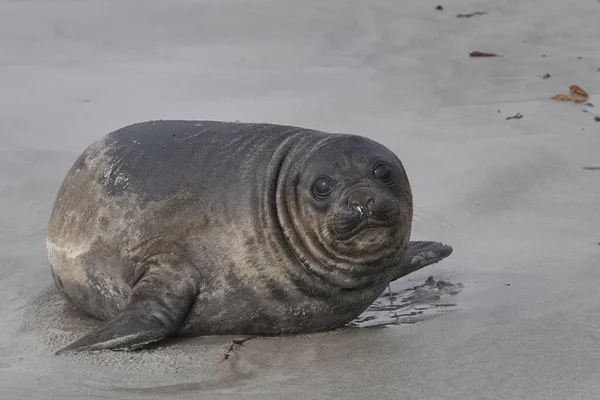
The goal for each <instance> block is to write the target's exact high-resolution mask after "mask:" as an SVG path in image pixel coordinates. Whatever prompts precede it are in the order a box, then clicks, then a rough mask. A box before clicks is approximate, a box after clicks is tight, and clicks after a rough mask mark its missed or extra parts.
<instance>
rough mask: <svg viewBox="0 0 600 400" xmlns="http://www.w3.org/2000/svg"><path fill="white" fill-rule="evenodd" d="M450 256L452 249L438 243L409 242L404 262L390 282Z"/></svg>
mask: <svg viewBox="0 0 600 400" xmlns="http://www.w3.org/2000/svg"><path fill="white" fill-rule="evenodd" d="M450 254H452V247H451V246H448V245H446V244H442V243H439V242H427V241H420V242H410V243H409V244H408V250H407V251H406V254H405V255H404V260H403V261H402V263H401V264H400V265H399V266H398V270H397V271H396V274H395V275H394V278H393V279H392V281H395V280H396V279H400V278H402V277H403V276H406V275H408V274H410V273H413V272H415V271H418V270H420V269H421V268H423V267H426V266H428V265H431V264H435V263H437V262H440V261H442V260H443V259H444V258H446V257H448V256H449V255H450Z"/></svg>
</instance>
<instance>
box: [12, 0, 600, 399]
mask: <svg viewBox="0 0 600 400" xmlns="http://www.w3.org/2000/svg"><path fill="white" fill-rule="evenodd" d="M437 1H438V0H436V2H431V1H428V0H427V1H339V0H331V1H328V2H318V1H303V2H299V1H291V0H289V1H288V0H279V1H268V0H253V1H239V0H232V1H229V0H227V1H223V0H221V1H218V0H206V1H191V0H187V1H184V0H172V1H169V2H165V1H162V2H161V1H156V0H147V1H144V2H133V1H102V2H99V1H95V2H94V1H90V0H79V1H75V0H43V1H42V0H28V1H17V0H0V49H1V50H2V51H0V399H106V398H119V399H164V398H170V399H213V398H214V399H223V398H227V399H230V398H231V399H288V398H289V399H344V400H348V399H406V400H431V399H435V400H438V399H439V400H446V399H461V400H464V399H474V400H484V399H510V400H512V399H519V400H524V399H527V400H530V399H531V400H534V399H535V400H537V399H539V400H553V399H556V400H565V399H577V400H584V399H597V398H598V393H599V392H600V357H599V354H600V290H598V284H599V282H600V121H596V120H595V119H594V117H596V116H600V41H599V39H598V38H599V37H600V24H599V23H598V21H600V2H598V1H597V0H582V1H578V2H576V4H575V3H566V2H559V1H554V0H552V1H548V0H546V1H544V0H529V1H521V2H517V1H510V2H486V1H482V0H477V1H468V0H457V1H453V2H448V4H445V3H443V2H437ZM438 5H441V6H442V9H441V10H438V9H436V6H438ZM476 11H479V12H485V13H486V14H483V15H475V16H473V17H470V18H457V14H461V13H471V12H476ZM473 51H482V52H491V53H495V54H497V55H499V56H498V57H481V58H479V57H470V56H469V53H470V52H473ZM573 84H576V85H578V86H580V87H581V88H583V89H585V90H586V91H587V92H588V94H589V98H588V99H586V100H585V102H582V103H574V102H572V101H571V102H563V101H558V100H552V99H551V98H552V96H554V95H556V94H567V95H568V94H569V86H570V85H573ZM517 114H520V115H522V117H516V118H509V119H507V118H508V117H511V116H516V115H517ZM153 119H195V120H198V119H211V120H228V121H234V120H240V121H245V122H271V123H281V124H289V125H297V126H303V127H306V128H312V129H321V130H324V131H328V132H344V133H358V134H361V135H364V136H368V137H371V138H373V139H375V140H377V141H380V142H381V143H383V144H385V145H386V146H387V147H389V148H390V149H391V150H393V151H394V152H395V153H396V154H397V155H398V156H399V157H400V158H401V159H402V161H403V163H404V165H405V167H406V170H407V173H408V176H409V178H410V181H411V185H412V188H413V194H414V202H415V214H416V215H415V218H414V226H413V239H414V240H436V241H441V242H444V243H448V244H450V245H452V246H453V247H454V253H453V254H452V255H451V256H450V257H449V258H448V259H447V260H444V261H443V262H441V263H439V264H436V265H433V266H430V267H427V268H425V269H423V270H421V271H418V272H416V273H414V274H412V275H409V276H407V277H405V278H403V279H402V280H400V281H398V282H395V283H394V284H393V285H392V287H391V290H392V294H393V296H392V297H393V298H394V299H391V298H390V297H389V296H388V294H386V293H384V294H383V295H385V296H388V297H387V298H386V297H385V296H384V297H382V298H381V299H380V300H379V302H380V303H379V304H383V303H385V302H388V301H391V302H392V303H393V304H395V305H396V306H397V307H396V310H397V311H398V312H401V313H402V316H401V318H396V319H395V320H394V318H391V317H390V315H391V314H390V312H387V311H380V310H379V309H377V307H375V308H374V309H372V310H370V311H367V312H366V313H365V315H364V316H363V317H364V318H362V320H361V322H359V323H358V325H360V326H354V327H348V328H345V329H341V330H337V331H333V332H327V333H321V334H313V335H299V336H289V337H276V338H256V339H252V340H250V341H248V342H246V343H244V344H243V346H238V347H236V348H235V350H234V351H233V353H232V354H231V356H230V358H229V359H228V360H226V361H225V362H219V361H220V360H221V358H222V357H223V353H224V352H226V351H227V349H228V347H229V343H230V340H232V339H240V338H241V337H203V338H194V339H185V340H183V339H178V340H167V341H165V342H162V343H160V344H158V345H155V346H151V347H150V348H148V349H146V350H143V351H138V352H101V353H97V354H90V353H81V354H65V355H60V356H56V355H54V351H55V350H57V349H59V348H61V347H62V346H64V345H66V344H68V343H69V342H70V341H72V340H74V339H75V338H76V337H79V336H80V335H81V334H82V333H83V332H86V331H88V330H89V329H91V328H92V327H93V326H96V325H97V324H98V321H95V320H93V319H91V318H89V317H86V316H85V315H83V314H81V313H80V312H78V311H77V310H74V309H73V308H72V307H71V306H70V305H69V304H67V303H66V302H65V300H64V299H62V297H60V295H59V294H58V292H57V291H56V290H55V288H54V285H53V282H52V278H51V275H50V268H49V265H48V261H47V258H46V247H45V235H46V229H47V224H48V219H49V216H50V210H51V207H52V204H53V201H54V198H55V196H56V193H57V191H58V188H59V186H60V184H61V182H62V180H63V178H64V177H65V174H66V173H67V171H68V169H69V168H70V166H71V165H72V164H73V162H74V161H75V159H76V158H77V157H78V156H79V154H80V153H81V152H82V151H83V150H84V149H85V148H86V147H87V146H88V145H89V144H90V143H91V142H93V141H94V140H96V139H98V138H100V137H101V136H103V135H105V134H106V133H108V132H110V131H113V130H115V129H118V128H120V127H122V126H125V125H129V124H132V123H135V122H140V121H145V120H153ZM599 119H600V118H599ZM430 276H433V278H434V279H435V280H443V281H447V282H450V283H451V284H452V285H453V287H457V288H460V290H457V291H455V292H452V291H439V290H438V289H437V288H435V287H427V285H425V286H423V284H424V282H425V281H426V280H427V278H428V277H430ZM416 286H418V287H419V288H420V289H419V288H417V289H415V287H416ZM415 294H417V295H415ZM429 295H431V296H429ZM386 304H387V303H386ZM369 316H371V317H372V318H367V317H369ZM388 322H391V323H390V324H388ZM367 325H370V326H367Z"/></svg>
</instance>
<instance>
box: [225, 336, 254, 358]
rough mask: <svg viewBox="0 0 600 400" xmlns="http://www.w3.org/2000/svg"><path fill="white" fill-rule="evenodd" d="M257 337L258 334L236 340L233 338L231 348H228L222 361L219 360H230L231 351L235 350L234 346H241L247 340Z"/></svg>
mask: <svg viewBox="0 0 600 400" xmlns="http://www.w3.org/2000/svg"><path fill="white" fill-rule="evenodd" d="M255 337H256V336H251V337H249V338H246V339H240V340H236V339H234V340H232V341H231V343H230V346H229V350H227V352H226V353H224V354H223V358H222V359H221V361H219V362H224V361H226V360H229V357H230V356H231V353H232V352H233V349H234V347H235V346H236V345H238V346H241V345H243V344H244V343H245V342H247V341H248V340H250V339H254V338H255Z"/></svg>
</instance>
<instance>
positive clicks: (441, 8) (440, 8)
mask: <svg viewBox="0 0 600 400" xmlns="http://www.w3.org/2000/svg"><path fill="white" fill-rule="evenodd" d="M435 9H436V10H438V11H442V10H443V9H444V7H442V6H437V7H436V8H435Z"/></svg>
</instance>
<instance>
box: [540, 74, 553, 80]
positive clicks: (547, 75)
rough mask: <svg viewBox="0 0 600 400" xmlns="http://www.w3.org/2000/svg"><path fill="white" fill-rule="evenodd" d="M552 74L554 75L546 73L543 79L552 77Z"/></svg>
mask: <svg viewBox="0 0 600 400" xmlns="http://www.w3.org/2000/svg"><path fill="white" fill-rule="evenodd" d="M551 76H552V75H550V74H546V75H544V76H542V79H548V78H550V77H551Z"/></svg>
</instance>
